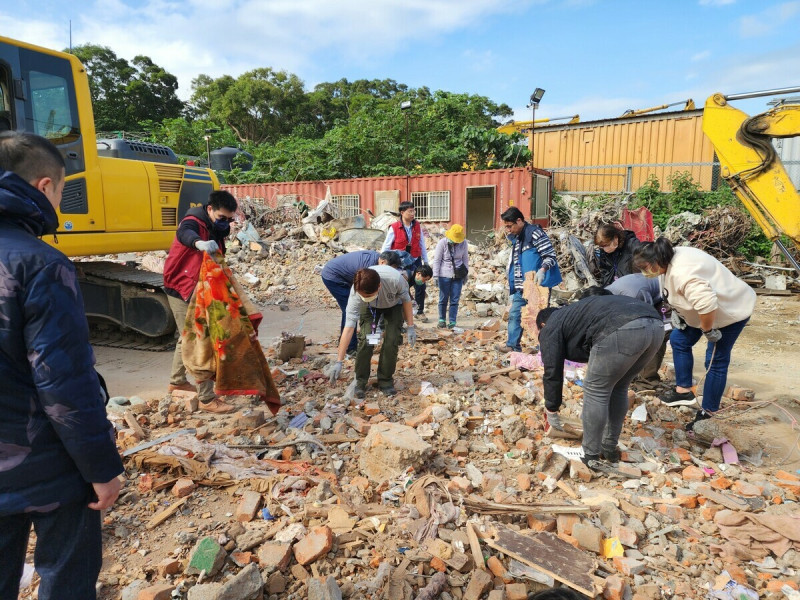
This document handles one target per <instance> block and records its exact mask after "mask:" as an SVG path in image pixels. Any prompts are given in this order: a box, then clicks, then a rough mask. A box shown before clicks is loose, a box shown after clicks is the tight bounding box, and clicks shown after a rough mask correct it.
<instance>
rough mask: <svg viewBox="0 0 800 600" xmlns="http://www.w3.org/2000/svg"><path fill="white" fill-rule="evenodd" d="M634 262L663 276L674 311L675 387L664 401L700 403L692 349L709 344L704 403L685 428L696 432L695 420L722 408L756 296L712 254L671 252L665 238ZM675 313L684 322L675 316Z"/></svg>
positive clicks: (688, 250)
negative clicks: (733, 354) (732, 364)
mask: <svg viewBox="0 0 800 600" xmlns="http://www.w3.org/2000/svg"><path fill="white" fill-rule="evenodd" d="M633 261H634V264H635V265H636V267H637V268H639V269H641V271H642V274H643V275H645V276H646V277H658V276H663V285H662V287H663V289H664V295H665V298H666V300H667V301H668V302H669V303H670V305H671V306H672V309H673V325H674V328H673V330H672V333H671V334H670V339H669V341H670V345H671V346H672V358H673V361H674V363H675V388H674V389H671V390H670V391H669V392H667V393H666V394H665V395H664V396H662V397H661V401H662V402H663V403H664V404H667V405H669V406H690V405H692V404H695V403H696V402H697V400H696V399H695V396H694V393H693V392H692V369H693V367H694V357H693V356H692V347H693V346H694V345H695V344H696V343H697V342H698V341H699V340H700V338H701V337H702V336H705V337H706V340H707V341H708V346H707V347H706V360H705V368H706V370H707V374H706V378H705V383H704V385H703V405H702V408H701V409H700V410H698V411H697V414H696V415H695V418H694V421H692V422H691V423H689V424H688V425H687V426H686V428H687V429H692V428H693V427H694V424H695V423H696V422H697V421H702V420H703V419H708V418H709V417H710V416H711V415H712V414H713V413H715V412H716V411H717V410H719V403H720V400H721V399H722V394H723V392H724V391H725V385H726V383H727V379H728V365H729V364H730V360H731V350H732V349H733V344H734V343H735V342H736V339H737V338H738V337H739V334H740V333H741V332H742V330H743V329H744V326H745V325H746V324H747V321H748V320H749V319H750V316H751V315H752V314H753V309H754V308H755V305H756V294H755V292H754V291H753V290H752V289H751V288H750V286H748V285H747V284H746V283H744V282H743V281H742V280H741V279H739V278H738V277H736V276H735V275H734V274H733V273H731V272H730V271H729V270H728V269H727V268H726V267H725V266H724V265H723V264H722V263H721V262H719V261H718V260H717V259H716V258H714V257H713V256H711V255H709V254H706V253H705V252H703V251H702V250H698V249H697V248H688V247H683V246H680V247H677V248H673V247H672V244H671V243H670V242H669V240H667V239H666V238H663V237H660V238H658V239H657V240H656V241H655V242H644V243H642V245H641V246H640V247H639V248H638V249H637V250H636V252H635V253H634V257H633ZM676 313H677V315H679V316H680V319H676V318H675V316H676Z"/></svg>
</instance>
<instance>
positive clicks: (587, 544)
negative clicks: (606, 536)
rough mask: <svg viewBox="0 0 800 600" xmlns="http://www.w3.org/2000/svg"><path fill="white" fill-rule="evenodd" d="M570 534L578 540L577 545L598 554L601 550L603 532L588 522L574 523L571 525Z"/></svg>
mask: <svg viewBox="0 0 800 600" xmlns="http://www.w3.org/2000/svg"><path fill="white" fill-rule="evenodd" d="M572 536H573V537H574V538H575V539H576V540H578V545H579V546H580V547H581V548H582V549H584V550H589V551H591V552H594V553H596V554H600V552H602V550H603V532H602V531H600V529H598V528H597V527H595V526H594V525H589V524H588V523H575V525H574V526H573V527H572Z"/></svg>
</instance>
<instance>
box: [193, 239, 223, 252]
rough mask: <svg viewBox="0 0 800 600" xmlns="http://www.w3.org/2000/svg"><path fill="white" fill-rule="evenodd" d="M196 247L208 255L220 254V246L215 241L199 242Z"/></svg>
mask: <svg viewBox="0 0 800 600" xmlns="http://www.w3.org/2000/svg"><path fill="white" fill-rule="evenodd" d="M194 247H195V248H197V249H198V250H200V252H207V253H208V254H216V253H217V252H219V245H218V244H217V242H215V241H214V240H208V241H207V242H204V241H203V240H198V241H196V242H195V243H194Z"/></svg>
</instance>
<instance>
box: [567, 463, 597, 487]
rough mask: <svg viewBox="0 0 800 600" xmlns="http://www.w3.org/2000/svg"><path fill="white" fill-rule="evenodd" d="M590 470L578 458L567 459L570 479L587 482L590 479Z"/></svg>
mask: <svg viewBox="0 0 800 600" xmlns="http://www.w3.org/2000/svg"><path fill="white" fill-rule="evenodd" d="M592 475H593V473H592V470H591V469H590V468H589V467H587V466H586V465H585V464H583V461H580V460H571V461H569V476H570V477H571V478H572V479H579V480H580V481H584V482H587V483H588V482H589V481H591V480H592Z"/></svg>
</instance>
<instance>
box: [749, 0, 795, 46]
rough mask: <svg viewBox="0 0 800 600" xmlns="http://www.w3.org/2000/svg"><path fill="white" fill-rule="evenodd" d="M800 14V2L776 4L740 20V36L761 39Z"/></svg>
mask: <svg viewBox="0 0 800 600" xmlns="http://www.w3.org/2000/svg"><path fill="white" fill-rule="evenodd" d="M798 13H800V1H793V2H784V3H782V4H776V5H775V6H770V7H769V8H767V9H765V10H763V11H761V12H760V13H757V14H753V15H745V16H744V17H742V18H740V19H739V34H740V35H741V36H742V37H744V38H751V37H760V36H765V35H768V34H770V33H772V32H773V31H774V30H775V29H777V28H778V27H782V26H785V25H786V22H787V21H789V20H791V19H792V18H794V17H795V16H797V14H798Z"/></svg>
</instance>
